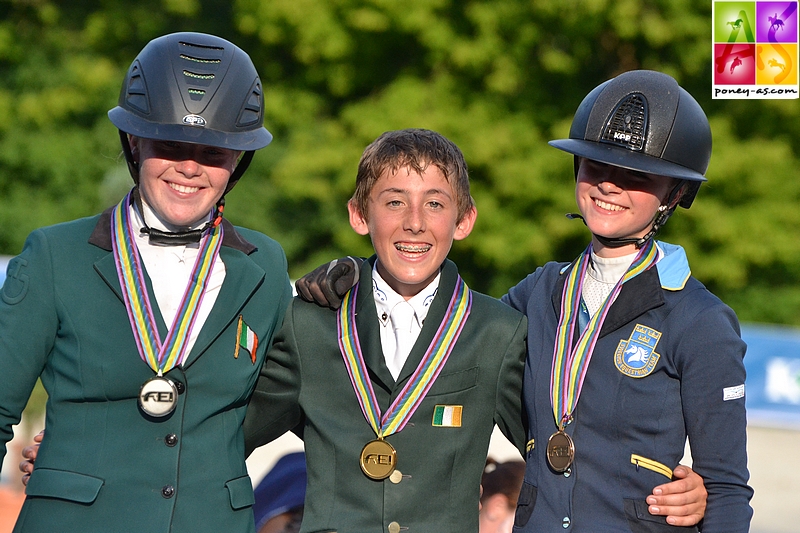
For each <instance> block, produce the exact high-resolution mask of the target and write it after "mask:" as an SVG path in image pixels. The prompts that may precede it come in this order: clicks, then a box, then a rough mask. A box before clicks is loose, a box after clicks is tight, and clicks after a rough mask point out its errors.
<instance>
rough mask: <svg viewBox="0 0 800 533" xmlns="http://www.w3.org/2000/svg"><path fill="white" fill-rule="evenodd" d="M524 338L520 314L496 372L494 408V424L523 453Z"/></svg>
mask: <svg viewBox="0 0 800 533" xmlns="http://www.w3.org/2000/svg"><path fill="white" fill-rule="evenodd" d="M527 338H528V320H527V318H525V317H524V316H522V317H520V319H519V322H518V323H517V328H516V330H515V331H514V336H513V337H512V339H511V342H510V343H509V344H508V346H507V347H506V351H505V354H504V355H503V362H502V367H501V368H500V372H499V375H498V383H497V402H496V406H497V408H496V411H495V415H494V421H495V423H496V424H497V427H499V428H500V431H502V433H503V435H505V436H506V438H507V439H508V440H509V441H511V443H512V444H513V445H514V446H516V448H517V450H519V452H520V454H522V455H523V456H524V452H525V435H526V431H525V430H526V428H525V417H524V413H523V411H522V372H523V368H524V367H525V355H526V353H527V345H526V339H527Z"/></svg>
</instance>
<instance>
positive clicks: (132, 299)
mask: <svg viewBox="0 0 800 533" xmlns="http://www.w3.org/2000/svg"><path fill="white" fill-rule="evenodd" d="M129 198H130V194H129V195H127V196H126V197H125V198H124V199H123V200H122V201H121V202H120V203H119V205H117V207H116V208H115V210H114V217H113V227H112V231H111V243H112V247H113V249H114V262H115V263H116V266H117V276H118V277H119V281H120V285H121V288H122V296H123V299H124V301H125V308H126V310H127V312H128V320H129V321H130V323H131V326H133V331H134V335H133V337H134V339H135V340H136V347H137V348H138V350H139V354H140V355H141V357H142V359H143V360H144V361H145V362H146V363H147V364H148V365H150V367H151V368H153V369H154V370H155V369H157V368H158V351H157V349H155V347H156V346H158V345H159V344H160V341H159V340H158V330H154V329H153V328H154V324H153V323H152V322H150V321H148V320H147V316H152V315H153V309H152V305H151V303H150V298H149V296H148V295H147V291H146V290H144V289H143V288H142V286H141V285H140V283H141V280H142V279H143V277H144V276H143V275H142V270H143V269H142V263H141V259H140V257H139V254H138V253H136V252H135V251H134V250H135V249H136V245H135V244H134V242H133V237H132V235H133V229H132V228H131V225H130V219H129V217H127V216H125V215H124V213H125V212H126V211H127V206H128V205H129V201H130V200H129ZM137 332H138V334H137Z"/></svg>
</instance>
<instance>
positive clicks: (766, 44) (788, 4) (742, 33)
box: [712, 0, 800, 99]
mask: <svg viewBox="0 0 800 533" xmlns="http://www.w3.org/2000/svg"><path fill="white" fill-rule="evenodd" d="M797 8H798V2H797V0H791V1H783V2H776V1H769V2H758V1H755V2H739V1H726V0H714V5H713V10H712V13H713V15H712V26H713V27H712V39H713V43H712V53H713V58H714V61H713V66H712V69H713V73H712V79H713V83H714V85H713V88H712V96H713V98H742V99H744V98H798V97H800V90H799V89H800V87H799V86H798V81H799V79H798V70H799V69H798V64H797V56H798V23H797V18H798V11H797Z"/></svg>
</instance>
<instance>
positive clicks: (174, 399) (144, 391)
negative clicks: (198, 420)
mask: <svg viewBox="0 0 800 533" xmlns="http://www.w3.org/2000/svg"><path fill="white" fill-rule="evenodd" d="M176 405H178V388H177V387H175V384H174V383H173V382H172V381H170V380H168V379H167V378H165V377H161V376H155V377H152V378H150V379H148V380H147V381H145V382H144V384H143V385H142V388H141V389H140V390H139V407H141V408H142V411H144V412H145V413H146V414H148V415H150V416H153V417H162V416H167V415H168V414H170V413H171V412H172V411H174V410H175V406H176Z"/></svg>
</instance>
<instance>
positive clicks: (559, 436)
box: [547, 429, 575, 472]
mask: <svg viewBox="0 0 800 533" xmlns="http://www.w3.org/2000/svg"><path fill="white" fill-rule="evenodd" d="M574 460H575V443H574V442H572V437H570V436H569V435H567V434H566V433H565V432H564V431H563V430H561V429H559V430H558V431H556V432H555V433H553V434H552V435H550V438H549V439H548V441H547V462H548V463H549V464H550V468H552V469H553V470H555V471H556V472H564V471H566V470H567V468H569V467H570V466H571V465H572V461H574Z"/></svg>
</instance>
